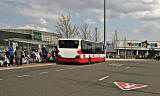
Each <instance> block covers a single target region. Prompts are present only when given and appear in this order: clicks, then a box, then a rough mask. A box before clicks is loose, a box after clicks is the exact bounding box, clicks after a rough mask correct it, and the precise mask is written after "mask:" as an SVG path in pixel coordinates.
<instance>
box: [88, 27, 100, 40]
mask: <svg viewBox="0 0 160 96" xmlns="http://www.w3.org/2000/svg"><path fill="white" fill-rule="evenodd" d="M91 37H92V38H91V40H92V41H95V42H98V41H101V39H102V37H101V36H100V34H99V31H98V28H97V27H95V28H94V31H93V33H92V34H91Z"/></svg>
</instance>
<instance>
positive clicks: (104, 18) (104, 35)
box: [104, 0, 106, 56]
mask: <svg viewBox="0 0 160 96" xmlns="http://www.w3.org/2000/svg"><path fill="white" fill-rule="evenodd" d="M104 47H105V51H104V52H105V56H106V0H104Z"/></svg>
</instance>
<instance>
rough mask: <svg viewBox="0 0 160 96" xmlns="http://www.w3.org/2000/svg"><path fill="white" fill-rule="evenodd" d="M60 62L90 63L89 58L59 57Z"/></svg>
mask: <svg viewBox="0 0 160 96" xmlns="http://www.w3.org/2000/svg"><path fill="white" fill-rule="evenodd" d="M58 61H59V62H69V63H88V59H64V58H59V59H58Z"/></svg>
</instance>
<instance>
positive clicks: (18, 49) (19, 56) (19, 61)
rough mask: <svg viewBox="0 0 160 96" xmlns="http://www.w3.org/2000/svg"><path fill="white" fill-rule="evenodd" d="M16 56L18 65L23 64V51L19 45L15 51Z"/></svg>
mask: <svg viewBox="0 0 160 96" xmlns="http://www.w3.org/2000/svg"><path fill="white" fill-rule="evenodd" d="M15 58H16V64H17V66H20V65H21V64H20V63H21V58H22V51H21V49H20V48H19V46H17V47H16V51H15Z"/></svg>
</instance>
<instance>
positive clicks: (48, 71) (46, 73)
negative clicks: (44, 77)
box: [40, 71, 49, 74]
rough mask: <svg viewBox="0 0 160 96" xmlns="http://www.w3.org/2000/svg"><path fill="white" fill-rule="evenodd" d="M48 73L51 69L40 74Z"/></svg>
mask: <svg viewBox="0 0 160 96" xmlns="http://www.w3.org/2000/svg"><path fill="white" fill-rule="evenodd" d="M47 73H49V71H46V72H41V73H40V74H47Z"/></svg>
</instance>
